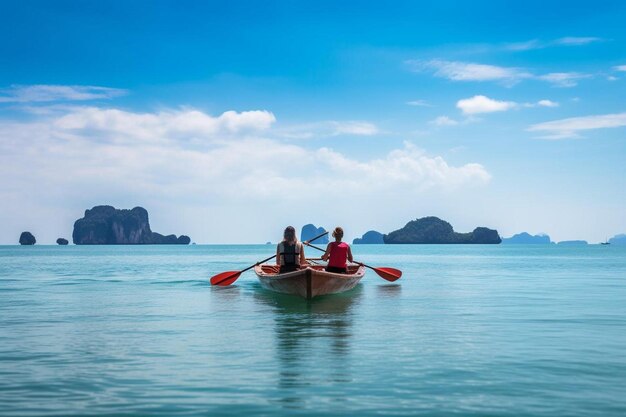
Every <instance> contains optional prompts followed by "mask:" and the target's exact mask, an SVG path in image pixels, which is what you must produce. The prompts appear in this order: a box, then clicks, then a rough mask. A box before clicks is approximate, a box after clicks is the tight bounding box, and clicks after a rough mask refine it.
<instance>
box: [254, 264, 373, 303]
mask: <svg viewBox="0 0 626 417" xmlns="http://www.w3.org/2000/svg"><path fill="white" fill-rule="evenodd" d="M254 272H255V273H256V275H257V277H258V278H259V282H260V283H261V286H262V287H263V288H265V289H268V290H271V291H275V292H279V293H283V294H292V295H299V296H301V297H304V298H307V299H311V298H313V297H317V296H320V295H326V294H336V293H340V292H344V291H348V290H351V289H352V288H354V287H355V286H356V285H357V284H358V283H359V281H361V278H363V275H365V267H363V266H360V265H354V266H352V265H351V266H349V267H348V273H347V274H337V273H333V272H326V271H325V270H324V268H323V266H321V265H311V266H308V267H307V268H304V269H299V270H297V271H293V272H286V273H284V274H279V273H278V266H276V265H257V266H255V267H254Z"/></svg>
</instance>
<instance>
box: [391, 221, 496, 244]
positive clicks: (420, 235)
mask: <svg viewBox="0 0 626 417" xmlns="http://www.w3.org/2000/svg"><path fill="white" fill-rule="evenodd" d="M384 241H385V243H386V244H399V243H400V244H402V243H409V244H410V243H426V244H446V243H447V244H462V243H471V244H498V243H500V242H501V241H502V239H500V235H499V234H498V231H497V230H493V229H488V228H486V227H477V228H476V229H474V231H472V232H470V233H457V232H455V231H454V229H453V228H452V225H450V223H448V222H446V221H444V220H441V219H440V218H438V217H433V216H431V217H422V218H421V219H416V220H412V221H410V222H408V223H407V224H406V226H404V227H403V228H402V229H399V230H396V231H393V232H391V233H389V234H387V235H385V236H384Z"/></svg>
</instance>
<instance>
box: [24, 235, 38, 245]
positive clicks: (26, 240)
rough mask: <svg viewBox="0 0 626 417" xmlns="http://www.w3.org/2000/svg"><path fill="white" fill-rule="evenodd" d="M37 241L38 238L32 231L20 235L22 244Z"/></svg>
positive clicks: (31, 243) (30, 243)
mask: <svg viewBox="0 0 626 417" xmlns="http://www.w3.org/2000/svg"><path fill="white" fill-rule="evenodd" d="M35 243H37V239H35V236H33V234H32V233H31V232H22V234H21V235H20V245H34V244H35Z"/></svg>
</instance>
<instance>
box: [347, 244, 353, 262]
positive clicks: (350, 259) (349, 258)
mask: <svg viewBox="0 0 626 417" xmlns="http://www.w3.org/2000/svg"><path fill="white" fill-rule="evenodd" d="M348 261H350V262H354V259H353V258H352V249H351V248H350V246H348Z"/></svg>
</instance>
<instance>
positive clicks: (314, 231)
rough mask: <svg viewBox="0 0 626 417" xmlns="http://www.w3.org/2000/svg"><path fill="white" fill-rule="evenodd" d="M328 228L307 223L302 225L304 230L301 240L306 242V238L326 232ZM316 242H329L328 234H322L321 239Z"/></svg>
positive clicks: (309, 238)
mask: <svg viewBox="0 0 626 417" xmlns="http://www.w3.org/2000/svg"><path fill="white" fill-rule="evenodd" d="M325 231H326V229H324V228H323V227H315V226H314V225H312V224H306V225H304V226H302V232H301V233H300V241H302V242H304V241H305V240H311V239H313V238H314V237H315V236H319V235H321V234H322V233H324V232H325ZM313 243H314V244H323V243H328V235H325V236H322V237H320V238H319V239H316V240H315V242H313Z"/></svg>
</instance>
